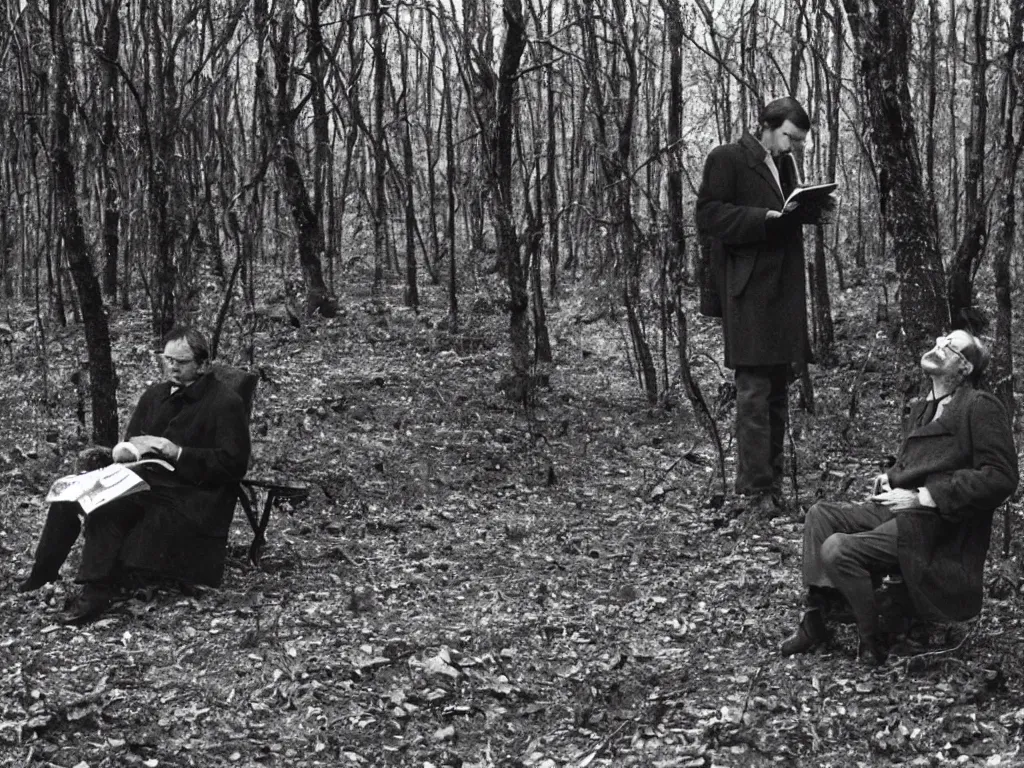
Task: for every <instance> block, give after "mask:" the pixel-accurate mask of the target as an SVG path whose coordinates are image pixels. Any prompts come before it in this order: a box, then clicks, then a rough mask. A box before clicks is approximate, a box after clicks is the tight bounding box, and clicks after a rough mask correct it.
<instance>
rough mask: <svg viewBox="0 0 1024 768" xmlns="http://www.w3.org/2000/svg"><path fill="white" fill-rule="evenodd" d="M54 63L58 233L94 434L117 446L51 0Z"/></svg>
mask: <svg viewBox="0 0 1024 768" xmlns="http://www.w3.org/2000/svg"><path fill="white" fill-rule="evenodd" d="M49 10H50V39H51V43H52V45H53V54H52V58H51V61H50V66H51V71H52V75H51V78H50V79H51V85H52V93H51V105H50V126H51V141H50V143H51V146H50V164H51V168H52V172H53V181H54V194H55V197H56V199H55V204H56V213H57V231H58V232H59V233H60V236H61V238H62V239H63V241H64V247H65V249H66V251H67V256H68V263H69V264H70V267H71V276H72V278H73V279H74V281H75V288H76V289H77V290H78V295H79V300H80V302H81V309H82V324H83V327H84V331H85V344H86V352H87V354H88V358H89V389H90V395H91V399H92V437H93V440H94V441H95V442H96V443H99V444H100V445H114V443H116V442H117V439H118V429H117V397H116V394H115V393H116V391H117V386H116V381H115V378H116V377H115V375H114V363H113V358H112V356H111V352H110V329H109V327H108V325H107V315H106V311H105V310H104V308H103V298H102V296H101V294H100V284H99V281H98V280H97V279H96V274H95V273H94V272H93V268H92V260H91V259H90V254H89V246H88V244H87V242H86V239H85V228H84V227H83V225H82V217H81V213H80V212H79V209H78V197H77V191H76V188H77V182H76V174H75V167H74V163H73V161H72V157H71V151H72V146H73V145H74V142H73V140H72V136H71V115H72V112H73V102H72V90H71V86H72V79H73V77H74V73H73V71H72V63H71V46H70V42H69V35H68V29H67V26H68V23H69V17H70V14H71V10H70V7H69V6H67V5H66V4H64V3H62V2H60V0H50V2H49Z"/></svg>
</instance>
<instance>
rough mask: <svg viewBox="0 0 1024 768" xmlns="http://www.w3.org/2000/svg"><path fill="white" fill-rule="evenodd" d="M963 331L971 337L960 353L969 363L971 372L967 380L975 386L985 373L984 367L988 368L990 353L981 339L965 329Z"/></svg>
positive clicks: (979, 382)
mask: <svg viewBox="0 0 1024 768" xmlns="http://www.w3.org/2000/svg"><path fill="white" fill-rule="evenodd" d="M961 330H963V329H961ZM965 333H967V335H969V336H970V337H971V343H970V344H969V345H968V346H967V347H964V348H963V349H962V350H960V354H961V355H963V356H964V357H965V358H966V359H967V362H969V363H970V364H971V373H970V374H969V375H968V376H967V381H969V382H971V384H974V385H975V386H977V385H979V384H981V381H982V377H983V376H984V375H985V369H986V368H988V361H989V360H991V359H992V355H991V353H990V352H989V351H988V347H986V346H985V345H984V343H982V341H981V339H979V338H978V337H977V336H975V335H974V334H973V333H971V332H970V331H965Z"/></svg>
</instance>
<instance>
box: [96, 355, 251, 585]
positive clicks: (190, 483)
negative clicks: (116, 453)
mask: <svg viewBox="0 0 1024 768" xmlns="http://www.w3.org/2000/svg"><path fill="white" fill-rule="evenodd" d="M137 435H157V436H160V437H166V438H167V439H168V440H170V441H172V442H173V443H175V444H176V445H180V446H182V452H181V458H180V459H179V460H178V461H177V462H176V464H175V471H174V472H172V473H169V472H166V471H165V470H153V471H151V472H146V473H145V479H146V480H147V482H149V483H150V486H151V490H149V491H145V492H143V493H141V494H138V495H136V496H129V497H127V498H126V499H124V502H125V503H137V504H140V505H141V506H142V508H143V509H144V510H145V513H144V515H143V517H142V519H141V521H140V522H139V523H138V524H137V525H135V526H134V527H133V528H132V530H131V531H130V532H129V534H128V536H127V538H126V539H125V541H124V544H123V545H122V549H121V561H122V562H123V564H124V565H125V566H127V567H128V568H131V569H141V570H145V571H150V572H158V573H161V574H164V575H169V576H173V577H176V578H180V579H184V580H186V581H189V582H195V583H200V584H209V585H211V586H217V585H218V584H220V581H221V578H222V577H223V574H224V553H225V545H226V542H227V537H228V531H229V529H230V527H231V519H232V517H233V516H234V510H235V502H236V499H237V492H238V482H239V481H240V480H241V479H242V478H243V477H245V472H246V469H247V468H248V464H249V452H250V444H249V425H248V413H247V411H246V408H245V406H244V404H243V402H242V399H241V397H239V395H238V394H236V393H235V392H234V391H233V390H232V389H230V388H229V387H228V386H226V385H225V384H224V383H223V382H221V381H219V380H218V379H217V377H216V376H214V375H213V374H212V373H207V374H204V375H203V376H202V377H201V378H200V379H199V380H198V381H196V382H194V383H193V384H192V385H191V386H188V387H184V388H182V389H179V390H177V391H176V392H175V393H174V394H171V386H170V384H169V383H163V384H155V385H153V386H151V387H149V388H148V389H147V390H146V391H145V392H144V393H143V395H142V397H141V398H140V399H139V403H138V405H137V406H136V408H135V413H134V414H132V417H131V420H130V422H129V424H128V429H127V431H126V433H125V439H128V438H132V437H135V436H137ZM115 503H118V502H115Z"/></svg>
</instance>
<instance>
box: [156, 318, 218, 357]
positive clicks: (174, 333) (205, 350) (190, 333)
mask: <svg viewBox="0 0 1024 768" xmlns="http://www.w3.org/2000/svg"><path fill="white" fill-rule="evenodd" d="M179 339H184V340H185V341H186V342H187V343H188V346H189V349H191V350H192V356H193V357H194V358H195V359H196V364H197V365H202V364H203V363H205V362H206V361H207V360H209V359H210V342H208V341H207V340H206V336H205V335H203V333H202V332H201V331H197V330H196V329H195V328H192V327H190V326H187V325H176V326H174V327H173V328H171V330H169V331H168V332H167V333H166V334H164V338H163V342H162V345H163V346H164V347H166V346H167V345H168V344H170V343H171V342H172V341H178V340H179Z"/></svg>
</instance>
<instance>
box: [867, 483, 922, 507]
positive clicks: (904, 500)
mask: <svg viewBox="0 0 1024 768" xmlns="http://www.w3.org/2000/svg"><path fill="white" fill-rule="evenodd" d="M871 500H872V501H873V502H875V503H877V504H882V505H883V506H886V507H892V508H893V509H911V508H912V507H920V506H921V497H920V496H919V495H918V493H917V491H912V490H910V489H909V488H893V489H891V490H888V491H883V492H882V493H876V494H875V495H874V496H872V497H871Z"/></svg>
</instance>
